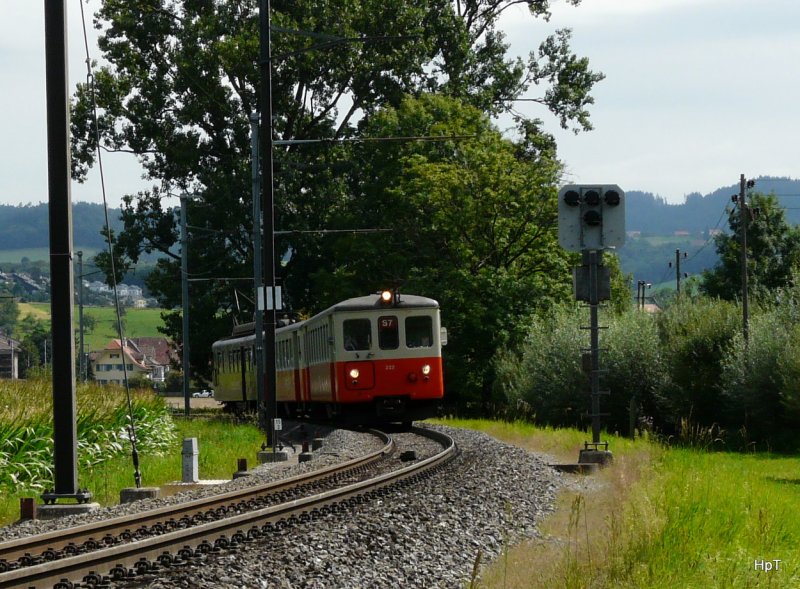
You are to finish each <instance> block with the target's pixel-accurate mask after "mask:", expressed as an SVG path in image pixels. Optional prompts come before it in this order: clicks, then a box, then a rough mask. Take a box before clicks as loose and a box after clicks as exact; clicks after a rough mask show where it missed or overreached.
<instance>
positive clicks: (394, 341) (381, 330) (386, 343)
mask: <svg viewBox="0 0 800 589" xmlns="http://www.w3.org/2000/svg"><path fill="white" fill-rule="evenodd" d="M378 345H379V346H380V348H381V350H396V349H397V348H398V347H399V346H400V331H399V329H398V327H397V317H394V316H392V315H387V316H384V317H378Z"/></svg>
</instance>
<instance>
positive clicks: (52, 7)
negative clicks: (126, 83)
mask: <svg viewBox="0 0 800 589" xmlns="http://www.w3.org/2000/svg"><path fill="white" fill-rule="evenodd" d="M65 4H66V3H65V1H64V0H45V7H44V30H45V63H46V66H47V67H46V72H47V74H46V98H47V100H46V102H47V188H48V203H49V233H50V280H51V282H50V285H51V287H50V313H51V317H52V321H51V324H52V337H53V350H52V364H53V442H54V452H53V464H54V472H53V474H54V480H55V488H54V489H53V492H52V493H45V494H44V495H43V496H42V497H43V498H44V499H45V501H47V500H51V501H52V502H53V503H54V502H55V501H57V500H58V499H61V498H72V499H78V500H84V499H86V500H88V498H90V497H91V494H81V493H80V492H79V490H78V440H77V425H76V415H77V411H76V399H75V334H74V333H73V331H72V322H73V313H74V310H73V302H74V300H75V297H74V289H75V282H74V273H73V270H72V202H71V198H70V147H69V93H68V86H69V76H68V73H67V72H68V69H67V19H66V5H65ZM45 345H46V344H45Z"/></svg>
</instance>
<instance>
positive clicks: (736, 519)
mask: <svg viewBox="0 0 800 589" xmlns="http://www.w3.org/2000/svg"><path fill="white" fill-rule="evenodd" d="M445 423H448V424H450V425H454V426H462V427H469V428H472V429H479V430H483V431H486V432H487V433H489V434H491V435H493V436H495V437H497V438H500V439H503V440H505V441H507V442H509V443H513V444H515V445H518V446H521V447H524V448H528V449H530V450H533V451H538V452H546V453H548V454H550V455H554V456H556V458H557V460H560V461H569V462H574V461H575V460H576V459H577V455H578V449H579V448H580V446H581V442H582V441H583V440H584V439H585V437H586V434H584V433H582V432H577V431H575V430H560V429H559V430H552V429H548V428H537V427H534V426H531V425H529V424H500V423H496V422H490V421H468V422H459V421H447V422H445ZM609 441H610V442H611V449H612V450H613V452H614V464H613V465H612V466H610V467H608V468H606V469H604V470H603V471H602V472H601V473H600V474H598V475H595V476H592V477H588V478H587V479H585V480H582V479H581V478H580V477H576V479H575V480H576V481H577V482H578V486H575V485H573V486H571V487H567V488H565V489H563V490H562V491H561V496H560V498H559V503H558V509H557V511H556V513H555V514H554V515H552V516H551V517H550V518H549V519H548V520H547V521H546V522H545V525H544V526H543V530H542V531H543V536H542V538H541V539H537V540H534V541H530V542H526V543H523V544H522V545H518V546H514V547H508V549H507V551H506V553H505V554H504V555H503V557H502V558H501V559H499V560H498V561H497V562H495V563H493V564H492V565H491V566H490V567H489V568H488V570H486V571H485V573H484V574H483V575H482V578H481V579H476V580H475V581H474V583H473V584H472V587H473V588H474V589H477V588H478V587H481V588H485V589H499V588H501V587H502V588H503V589H538V588H542V589H544V588H551V587H563V588H567V589H569V588H572V589H584V588H588V587H591V588H607V589H612V588H613V589H617V588H625V589H648V588H652V589H662V588H665V587H669V588H673V587H674V588H676V589H677V588H685V587H691V588H697V589H704V588H726V589H727V588H737V587H741V588H750V587H774V588H776V589H777V588H783V587H800V510H798V509H797V505H798V504H799V503H800V457H798V456H776V455H773V454H769V453H756V454H737V453H729V452H711V451H707V450H698V449H687V448H669V447H666V446H663V445H661V444H659V443H656V442H654V441H650V440H647V439H639V440H636V441H635V442H632V441H630V440H625V439H621V438H617V437H610V438H609ZM778 561H779V562H778ZM757 562H759V563H763V564H762V568H757V567H756V563H757ZM767 562H770V563H771V566H772V567H773V568H772V570H771V571H769V570H765V569H766V567H767V565H766V563H767Z"/></svg>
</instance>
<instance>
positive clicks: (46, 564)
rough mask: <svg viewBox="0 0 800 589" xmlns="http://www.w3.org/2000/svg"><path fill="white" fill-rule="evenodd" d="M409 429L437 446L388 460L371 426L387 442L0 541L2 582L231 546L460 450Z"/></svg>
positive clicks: (57, 577)
mask: <svg viewBox="0 0 800 589" xmlns="http://www.w3.org/2000/svg"><path fill="white" fill-rule="evenodd" d="M412 431H413V432H414V433H415V434H417V435H420V436H424V437H427V438H430V439H433V440H434V441H436V442H437V443H438V444H440V445H441V446H442V450H441V451H440V452H438V453H437V454H435V455H433V456H431V457H429V458H426V459H423V460H419V461H415V462H413V463H409V464H407V465H405V466H402V467H400V468H397V464H398V461H395V460H388V458H389V457H390V456H392V455H393V454H394V453H395V451H396V447H395V444H394V441H393V440H392V438H391V436H389V435H387V434H384V433H382V432H375V434H376V435H380V436H382V438H383V440H384V442H385V444H384V446H383V448H381V449H380V450H378V451H376V452H373V453H371V454H367V455H365V456H363V457H360V458H356V459H353V460H350V461H347V462H345V463H342V464H339V465H335V466H332V467H328V468H325V469H321V470H317V471H314V472H312V473H307V474H304V475H299V476H295V477H292V478H289V479H285V480H282V481H277V482H273V483H269V484H264V485H259V486H254V487H249V488H247V489H242V490H238V491H232V492H228V493H223V494H220V495H215V496H212V497H207V498H204V499H197V500H194V501H190V502H187V503H184V504H179V505H172V506H168V507H162V508H159V509H155V510H151V511H146V512H142V513H139V514H135V515H132V516H126V517H119V518H114V519H110V520H107V521H105V522H103V523H100V524H98V523H93V524H87V525H84V526H78V527H74V528H69V529H66V530H61V531H58V532H51V533H47V534H42V535H39V536H31V537H28V538H22V539H18V540H14V541H11V542H5V543H0V588H6V587H39V588H44V587H55V588H57V589H72V588H74V587H101V586H106V585H107V583H108V582H109V580H113V581H116V582H121V581H125V580H127V579H132V578H135V577H136V576H137V575H146V574H158V572H159V571H160V570H161V569H163V568H165V567H167V568H168V567H173V566H181V565H183V564H184V563H186V562H189V561H191V560H192V559H194V558H197V557H200V556H203V555H207V554H209V553H217V552H221V551H225V550H236V549H238V548H240V547H242V546H244V545H247V544H249V543H252V542H255V541H257V540H259V539H261V538H264V537H268V536H269V534H270V533H271V532H273V531H275V530H276V529H282V528H284V527H286V526H291V525H297V524H301V523H307V522H311V521H313V520H315V519H317V518H319V517H322V516H325V515H327V514H328V513H331V512H338V511H341V510H345V509H348V508H349V507H351V506H355V505H357V504H359V503H363V502H365V501H369V500H370V499H371V498H374V497H379V496H383V495H386V494H387V493H389V492H391V490H392V489H393V488H395V487H397V486H399V485H405V484H409V483H413V482H414V481H416V480H419V478H420V477H424V476H427V475H429V474H430V473H431V472H433V471H435V470H436V469H438V468H441V467H442V466H443V465H444V464H445V463H446V462H448V461H449V460H450V459H451V458H452V457H453V456H454V455H455V453H456V446H455V444H454V443H453V440H452V439H451V438H449V437H448V436H446V435H445V434H442V433H440V432H436V431H432V430H426V429H418V428H414V429H413V430H412ZM401 457H403V456H402V454H401ZM404 458H406V459H409V458H411V459H413V457H409V456H405V457H404ZM401 464H406V463H405V462H402V463H401Z"/></svg>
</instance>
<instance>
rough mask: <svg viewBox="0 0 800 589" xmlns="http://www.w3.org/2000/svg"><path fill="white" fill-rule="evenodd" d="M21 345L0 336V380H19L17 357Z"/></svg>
mask: <svg viewBox="0 0 800 589" xmlns="http://www.w3.org/2000/svg"><path fill="white" fill-rule="evenodd" d="M21 348H22V344H21V343H20V342H18V341H17V340H15V339H12V338H10V337H6V336H0V378H11V379H17V378H19V355H20V350H21Z"/></svg>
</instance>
